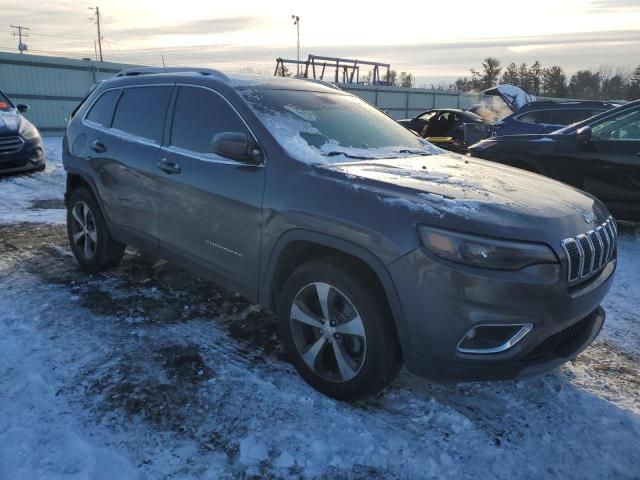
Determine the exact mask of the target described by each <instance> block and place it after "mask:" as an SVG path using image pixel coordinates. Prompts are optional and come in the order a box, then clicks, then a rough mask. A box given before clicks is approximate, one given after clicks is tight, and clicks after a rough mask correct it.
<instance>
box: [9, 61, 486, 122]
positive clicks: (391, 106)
mask: <svg viewBox="0 0 640 480" xmlns="http://www.w3.org/2000/svg"><path fill="white" fill-rule="evenodd" d="M135 66H136V65H127V64H118V63H109V62H94V61H92V60H74V59H70V58H60V57H45V56H40V55H30V54H25V55H20V54H15V53H7V52H0V89H1V90H2V91H4V92H5V93H7V94H8V95H10V96H11V97H12V99H13V100H14V101H15V102H16V103H27V104H28V105H30V106H31V110H30V111H29V112H28V113H27V115H26V117H28V118H29V119H30V120H32V121H33V122H34V123H35V124H36V126H38V128H40V129H41V130H42V131H43V132H47V131H62V130H64V128H65V125H66V118H67V116H68V115H69V113H70V112H71V111H72V110H73V109H74V108H75V106H76V105H77V104H78V102H79V101H80V99H81V98H83V97H84V96H85V94H86V93H87V92H88V91H89V88H90V87H91V85H93V83H95V82H96V81H99V80H105V79H107V78H110V77H112V76H113V75H115V73H116V72H118V71H120V70H123V69H125V68H131V67H135ZM340 88H342V89H343V90H345V91H347V92H350V93H353V94H354V95H357V96H359V97H361V98H363V99H364V100H366V101H367V102H369V103H371V104H373V105H376V106H378V107H379V108H380V109H382V110H387V111H388V113H389V115H390V116H391V117H393V118H396V119H400V118H411V117H414V116H416V115H418V114H419V113H421V112H423V111H424V110H428V109H430V108H434V107H436V108H462V109H464V108H469V107H470V106H472V105H474V104H476V103H480V102H481V101H482V97H483V96H482V95H481V94H477V93H459V92H443V91H438V90H427V89H421V88H399V87H383V86H376V85H340ZM34 97H35V98H34Z"/></svg>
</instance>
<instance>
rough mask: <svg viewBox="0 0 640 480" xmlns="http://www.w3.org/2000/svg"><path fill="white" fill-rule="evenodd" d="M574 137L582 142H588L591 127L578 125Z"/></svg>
mask: <svg viewBox="0 0 640 480" xmlns="http://www.w3.org/2000/svg"><path fill="white" fill-rule="evenodd" d="M576 139H577V140H578V142H580V143H582V144H585V143H589V142H590V141H591V127H590V126H589V125H586V126H584V127H580V128H579V129H578V131H577V132H576Z"/></svg>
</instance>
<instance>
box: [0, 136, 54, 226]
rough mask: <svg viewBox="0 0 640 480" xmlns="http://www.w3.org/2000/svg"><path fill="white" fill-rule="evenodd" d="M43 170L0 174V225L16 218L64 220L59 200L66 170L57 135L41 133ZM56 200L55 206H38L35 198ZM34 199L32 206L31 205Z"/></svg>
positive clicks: (47, 221)
mask: <svg viewBox="0 0 640 480" xmlns="http://www.w3.org/2000/svg"><path fill="white" fill-rule="evenodd" d="M43 141H44V149H45V157H46V162H47V166H46V169H45V171H44V172H36V173H29V174H22V175H4V176H0V225H2V224H11V223H19V222H46V223H65V222H66V218H67V217H66V210H65V209H64V208H63V207H64V205H63V204H62V202H63V198H64V186H65V178H66V174H65V171H64V168H63V167H62V158H61V146H62V139H61V138H59V137H45V138H43ZM49 200H58V201H59V202H58V203H59V206H58V208H38V207H37V202H38V201H49ZM34 203H35V204H36V206H34Z"/></svg>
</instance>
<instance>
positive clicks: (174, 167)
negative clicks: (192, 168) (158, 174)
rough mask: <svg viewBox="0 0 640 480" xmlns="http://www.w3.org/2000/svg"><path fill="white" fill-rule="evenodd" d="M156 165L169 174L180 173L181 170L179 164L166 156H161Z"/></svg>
mask: <svg viewBox="0 0 640 480" xmlns="http://www.w3.org/2000/svg"><path fill="white" fill-rule="evenodd" d="M156 167H158V168H159V169H160V170H162V171H163V172H165V173H168V174H169V175H172V174H175V173H180V172H181V171H182V169H181V168H180V165H178V164H177V163H173V162H170V161H168V160H167V159H166V158H163V159H162V160H160V161H159V162H158V163H156Z"/></svg>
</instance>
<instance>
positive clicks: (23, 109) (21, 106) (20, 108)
mask: <svg viewBox="0 0 640 480" xmlns="http://www.w3.org/2000/svg"><path fill="white" fill-rule="evenodd" d="M16 108H17V109H18V111H19V112H20V113H24V112H26V111H27V110H29V108H30V107H29V105H25V104H24V103H21V104H19V105H16Z"/></svg>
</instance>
